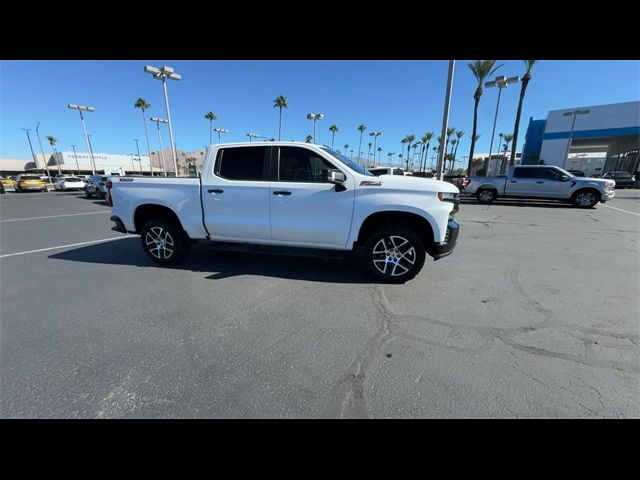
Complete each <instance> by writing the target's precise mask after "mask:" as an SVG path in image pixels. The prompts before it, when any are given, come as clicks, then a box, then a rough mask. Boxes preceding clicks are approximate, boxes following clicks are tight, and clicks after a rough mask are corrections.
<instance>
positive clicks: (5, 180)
mask: <svg viewBox="0 0 640 480" xmlns="http://www.w3.org/2000/svg"><path fill="white" fill-rule="evenodd" d="M0 183H1V184H2V186H3V187H4V189H5V191H6V189H7V188H10V189H12V190H14V189H15V185H16V184H15V182H14V181H13V180H11V179H10V178H0Z"/></svg>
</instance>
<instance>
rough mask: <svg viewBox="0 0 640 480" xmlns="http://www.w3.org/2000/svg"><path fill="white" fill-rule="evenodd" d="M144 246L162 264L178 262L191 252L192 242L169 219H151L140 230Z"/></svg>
mask: <svg viewBox="0 0 640 480" xmlns="http://www.w3.org/2000/svg"><path fill="white" fill-rule="evenodd" d="M140 240H141V241H142V248H143V249H144V251H145V252H146V254H147V255H148V256H149V258H150V259H151V260H153V261H154V262H156V263H158V264H160V265H173V264H176V263H178V262H180V261H182V260H184V258H185V257H186V256H187V254H188V253H189V248H190V243H189V241H188V239H187V238H186V235H185V234H184V232H183V231H182V229H181V228H180V227H179V226H177V225H176V224H175V223H174V222H172V221H170V220H167V219H154V220H149V221H148V222H147V223H146V224H145V225H144V227H142V231H141V232H140Z"/></svg>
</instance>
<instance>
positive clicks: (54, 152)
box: [47, 135, 62, 174]
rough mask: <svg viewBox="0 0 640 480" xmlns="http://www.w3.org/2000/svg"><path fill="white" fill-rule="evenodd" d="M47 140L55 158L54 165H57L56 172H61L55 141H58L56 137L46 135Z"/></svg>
mask: <svg viewBox="0 0 640 480" xmlns="http://www.w3.org/2000/svg"><path fill="white" fill-rule="evenodd" d="M47 140H49V145H51V150H53V158H55V159H56V165H58V174H62V171H61V170H60V162H59V161H58V150H56V143H58V139H57V138H56V137H52V136H50V135H48V136H47Z"/></svg>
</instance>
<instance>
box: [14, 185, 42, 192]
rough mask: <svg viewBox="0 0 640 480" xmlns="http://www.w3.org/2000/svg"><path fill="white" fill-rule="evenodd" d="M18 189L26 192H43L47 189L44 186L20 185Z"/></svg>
mask: <svg viewBox="0 0 640 480" xmlns="http://www.w3.org/2000/svg"><path fill="white" fill-rule="evenodd" d="M19 188H20V190H27V191H31V190H38V191H42V190H45V189H46V188H47V187H46V186H45V185H20V186H19Z"/></svg>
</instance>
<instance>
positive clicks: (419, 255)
mask: <svg viewBox="0 0 640 480" xmlns="http://www.w3.org/2000/svg"><path fill="white" fill-rule="evenodd" d="M357 255H358V259H359V262H360V264H361V265H362V266H363V267H364V268H365V269H366V270H367V271H368V272H369V273H370V274H371V275H372V276H373V277H375V278H377V279H378V280H381V281H383V282H386V283H405V282H407V281H409V280H411V279H412V278H413V277H415V276H416V275H417V274H418V273H419V272H420V270H421V269H422V267H423V265H424V261H425V258H426V251H425V247H424V243H423V241H422V239H421V238H420V236H419V235H418V234H417V233H416V232H415V231H414V230H413V229H411V228H410V227H408V226H405V225H402V224H390V225H385V226H383V227H380V228H378V229H377V230H375V231H374V232H373V233H371V234H370V235H369V236H368V238H367V240H366V241H365V243H364V245H362V247H360V249H359V250H358V253H357Z"/></svg>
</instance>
